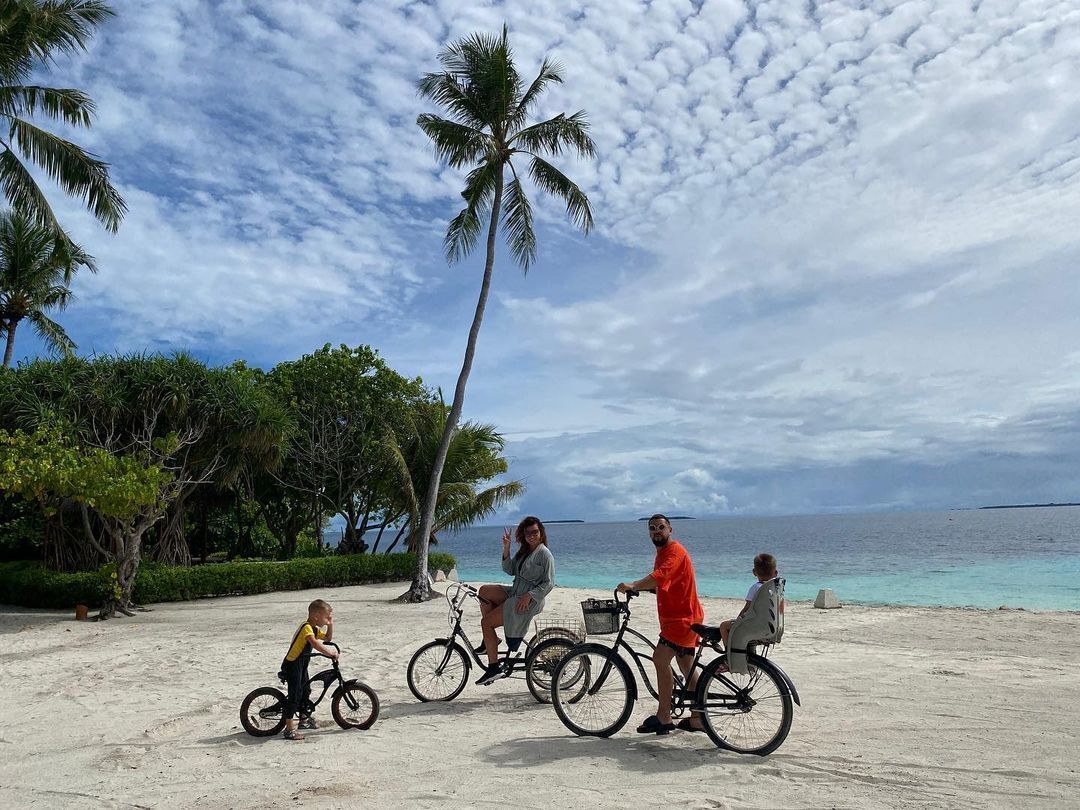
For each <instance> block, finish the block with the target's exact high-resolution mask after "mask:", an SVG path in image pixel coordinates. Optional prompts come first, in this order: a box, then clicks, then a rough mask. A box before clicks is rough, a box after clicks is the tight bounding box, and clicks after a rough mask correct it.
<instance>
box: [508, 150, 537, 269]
mask: <svg viewBox="0 0 1080 810" xmlns="http://www.w3.org/2000/svg"><path fill="white" fill-rule="evenodd" d="M511 168H513V167H512V166H511ZM502 220H503V227H504V228H505V229H506V244H507V246H509V248H510V253H511V254H512V255H513V257H514V259H515V260H516V261H517V263H518V264H520V265H521V267H522V269H523V270H524V271H525V272H526V273H528V272H529V266H530V265H531V264H532V263H533V261H534V260H535V259H536V231H535V230H534V229H533V214H532V206H531V205H530V204H529V198H528V197H526V196H525V191H524V189H522V187H521V180H520V179H519V178H518V176H517V172H514V179H513V180H511V181H510V182H509V183H508V184H507V186H506V207H505V208H504V209H503V217H502Z"/></svg>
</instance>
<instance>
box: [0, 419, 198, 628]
mask: <svg viewBox="0 0 1080 810" xmlns="http://www.w3.org/2000/svg"><path fill="white" fill-rule="evenodd" d="M177 443H178V441H177V438H176V436H170V437H166V438H164V439H162V440H161V441H159V442H156V443H155V446H154V447H148V448H145V451H144V452H142V453H139V454H137V455H123V456H118V455H114V454H112V453H110V452H108V451H106V450H104V449H101V448H86V447H82V446H80V445H78V444H76V443H74V442H73V441H72V439H71V437H70V436H69V435H67V434H66V433H65V432H64V431H63V430H60V429H58V428H56V427H50V428H46V427H41V428H39V429H37V430H35V431H34V432H33V433H31V434H27V433H24V432H22V431H15V432H13V433H8V432H6V431H3V430H0V491H3V492H7V493H12V494H15V495H21V496H23V497H24V498H26V499H27V500H31V501H34V502H36V503H37V504H38V505H39V506H40V507H41V509H42V511H43V512H44V513H45V514H46V515H50V514H51V513H54V512H55V511H56V510H57V509H58V508H59V507H60V506H61V505H62V504H63V503H65V502H68V501H71V502H75V503H77V504H79V506H80V507H81V508H82V511H83V518H84V520H86V521H88V517H87V516H88V510H90V509H92V510H94V513H95V514H96V515H97V516H98V517H99V518H100V519H101V521H102V522H103V524H104V527H105V534H106V537H107V539H105V538H102V540H103V541H104V542H100V541H99V540H98V538H97V537H95V535H94V533H93V532H92V531H91V530H90V528H89V525H87V538H88V539H89V540H90V542H92V543H94V544H95V545H97V547H98V551H99V552H100V553H101V554H102V555H103V556H104V557H105V558H106V559H108V560H109V561H110V562H111V563H112V564H114V565H115V566H116V570H115V572H114V574H113V576H114V579H115V585H114V589H113V594H112V597H111V599H110V600H109V602H108V603H107V604H106V605H104V606H102V611H101V617H102V618H105V617H107V616H111V615H114V614H115V613H116V612H117V611H120V612H122V613H125V614H127V615H129V616H130V615H132V608H133V607H134V605H133V604H132V601H131V594H132V590H133V589H134V587H135V575H136V574H137V573H138V570H139V562H140V558H141V552H142V538H143V534H144V533H145V532H146V530H147V529H148V528H149V527H150V526H152V525H153V524H154V523H156V522H157V521H158V520H159V519H160V518H161V515H162V514H163V513H164V510H165V508H166V506H167V504H168V502H169V501H170V499H171V498H173V497H175V493H176V491H177V489H176V483H177V482H176V478H175V477H174V476H173V475H172V474H170V473H169V472H168V471H166V470H165V469H164V468H163V467H162V466H161V464H160V463H158V461H157V459H159V458H161V457H164V456H167V455H168V452H169V449H170V448H174V447H175V445H176V444H177Z"/></svg>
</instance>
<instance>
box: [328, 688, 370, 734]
mask: <svg viewBox="0 0 1080 810" xmlns="http://www.w3.org/2000/svg"><path fill="white" fill-rule="evenodd" d="M354 703H355V704H356V705H355V706H353V704H354ZM330 711H331V712H332V713H333V715H334V720H336V721H337V724H338V725H339V726H341V727H342V728H358V729H360V730H361V731H366V730H367V729H369V728H371V727H372V726H373V725H375V721H376V720H378V719H379V696H378V695H377V694H375V690H374V689H372V688H371V687H370V686H368V685H367V684H366V683H362V682H361V681H346V682H345V683H344V684H342V685H341V686H340V687H338V690H337V691H336V692H334V699H333V700H332V701H331V702H330Z"/></svg>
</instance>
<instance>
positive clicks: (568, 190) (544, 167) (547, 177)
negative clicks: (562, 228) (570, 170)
mask: <svg viewBox="0 0 1080 810" xmlns="http://www.w3.org/2000/svg"><path fill="white" fill-rule="evenodd" d="M529 176H530V177H532V180H533V182H534V183H536V185H537V186H538V187H539V188H540V189H542V190H543V191H546V192H547V193H548V194H550V195H551V196H553V197H558V198H559V199H561V200H565V201H566V215H567V216H568V217H570V221H571V222H573V223H574V224H575V225H577V226H578V227H579V228H580V229H581V230H582V231H583V232H584V233H588V232H589V231H590V230H592V226H593V218H592V210H591V209H590V208H589V198H588V197H586V196H585V192H583V191H582V190H581V189H580V188H578V186H577V184H576V183H574V182H572V181H571V180H570V178H568V177H567V176H566V175H565V174H563V173H562V172H560V171H559V170H558V169H556V168H555V167H554V166H552V165H551V164H550V163H548V162H547V161H546V160H543V159H542V158H539V157H536V156H535V155H534V156H533V159H532V163H531V164H530V166H529Z"/></svg>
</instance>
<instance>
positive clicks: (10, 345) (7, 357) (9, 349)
mask: <svg viewBox="0 0 1080 810" xmlns="http://www.w3.org/2000/svg"><path fill="white" fill-rule="evenodd" d="M18 325H19V322H18V321H16V320H14V319H12V320H10V321H8V322H7V346H6V347H5V348H4V368H11V356H12V355H13V354H15V328H16V327H17V326H18Z"/></svg>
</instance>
